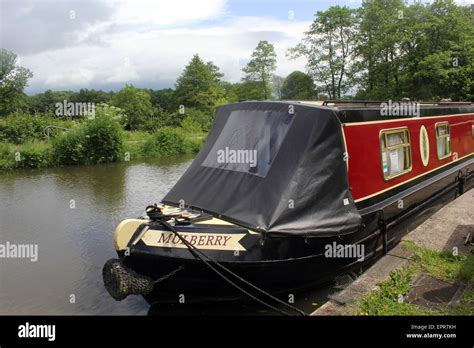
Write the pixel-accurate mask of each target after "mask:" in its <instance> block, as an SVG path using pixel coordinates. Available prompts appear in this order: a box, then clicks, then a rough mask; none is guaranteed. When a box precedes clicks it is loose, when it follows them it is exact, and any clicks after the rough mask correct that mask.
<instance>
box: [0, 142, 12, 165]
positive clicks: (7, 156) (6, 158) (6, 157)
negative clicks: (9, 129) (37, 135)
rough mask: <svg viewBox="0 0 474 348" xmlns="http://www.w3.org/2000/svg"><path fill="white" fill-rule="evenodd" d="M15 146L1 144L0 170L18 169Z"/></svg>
mask: <svg viewBox="0 0 474 348" xmlns="http://www.w3.org/2000/svg"><path fill="white" fill-rule="evenodd" d="M13 148H14V146H13V145H11V144H8V143H2V142H0V170H10V169H13V168H15V167H16V162H15V151H14V149H13Z"/></svg>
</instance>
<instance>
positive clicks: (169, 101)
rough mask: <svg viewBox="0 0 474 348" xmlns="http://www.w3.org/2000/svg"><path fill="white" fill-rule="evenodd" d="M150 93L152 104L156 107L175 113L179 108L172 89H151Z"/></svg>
mask: <svg viewBox="0 0 474 348" xmlns="http://www.w3.org/2000/svg"><path fill="white" fill-rule="evenodd" d="M149 93H150V96H151V104H152V105H153V106H154V107H160V108H161V109H163V110H164V111H166V112H174V111H176V109H177V108H178V105H177V103H176V100H175V95H174V90H173V89H172V88H164V89H158V90H152V89H150V90H149Z"/></svg>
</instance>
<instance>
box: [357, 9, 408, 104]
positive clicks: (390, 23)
mask: <svg viewBox="0 0 474 348" xmlns="http://www.w3.org/2000/svg"><path fill="white" fill-rule="evenodd" d="M358 20H359V23H360V25H359V27H358V34H357V35H356V40H357V44H356V51H357V54H358V56H359V57H360V60H361V61H362V62H364V66H363V67H361V68H362V69H361V75H360V80H359V83H360V84H361V86H362V89H361V91H359V93H358V96H359V97H360V98H362V99H375V100H383V99H391V98H394V99H399V98H400V97H401V94H402V89H403V87H402V85H401V75H400V74H401V72H402V66H403V57H402V55H401V54H400V53H401V44H402V37H403V36H404V35H405V34H404V31H405V30H406V28H407V27H409V26H411V25H413V23H412V22H411V21H409V20H407V12H406V5H405V4H404V2H403V0H378V1H364V2H363V3H362V7H361V8H360V9H359V11H358Z"/></svg>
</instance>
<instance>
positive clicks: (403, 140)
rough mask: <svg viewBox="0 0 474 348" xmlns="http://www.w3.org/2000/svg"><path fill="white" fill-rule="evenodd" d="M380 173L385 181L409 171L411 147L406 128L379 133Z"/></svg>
mask: <svg viewBox="0 0 474 348" xmlns="http://www.w3.org/2000/svg"><path fill="white" fill-rule="evenodd" d="M380 147H381V150H382V172H383V177H384V179H385V180H389V179H392V178H394V177H397V176H399V175H402V174H405V173H408V172H409V171H411V168H412V162H411V145H410V133H409V132H408V128H396V129H385V130H382V132H381V133H380Z"/></svg>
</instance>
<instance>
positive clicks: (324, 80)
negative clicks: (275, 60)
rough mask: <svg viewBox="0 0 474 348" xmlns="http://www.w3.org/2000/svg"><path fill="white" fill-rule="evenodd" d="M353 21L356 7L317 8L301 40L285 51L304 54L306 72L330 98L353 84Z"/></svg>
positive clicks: (354, 75)
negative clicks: (353, 8) (324, 9)
mask: <svg viewBox="0 0 474 348" xmlns="http://www.w3.org/2000/svg"><path fill="white" fill-rule="evenodd" d="M356 23H357V22H356V11H355V10H352V9H350V8H348V7H346V6H344V7H341V6H332V7H330V8H329V9H328V10H327V11H318V12H316V14H315V19H314V21H313V23H312V24H311V27H310V29H309V31H307V32H305V33H304V38H303V40H302V42H301V43H300V44H298V45H297V46H296V47H294V48H292V49H290V50H289V51H288V53H289V55H290V57H292V58H297V57H302V56H303V57H306V59H307V61H308V63H307V66H306V67H307V70H308V74H309V75H310V76H311V77H312V78H313V80H314V81H315V82H317V83H318V84H320V85H321V86H322V91H324V92H326V93H328V94H329V97H330V98H331V99H336V98H338V99H339V98H341V97H342V96H343V95H344V94H346V93H347V92H348V91H349V90H350V89H351V87H353V86H354V81H355V77H356V73H357V68H358V66H357V64H355V63H356V55H355V51H354V44H355V40H356V32H357V26H356Z"/></svg>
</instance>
